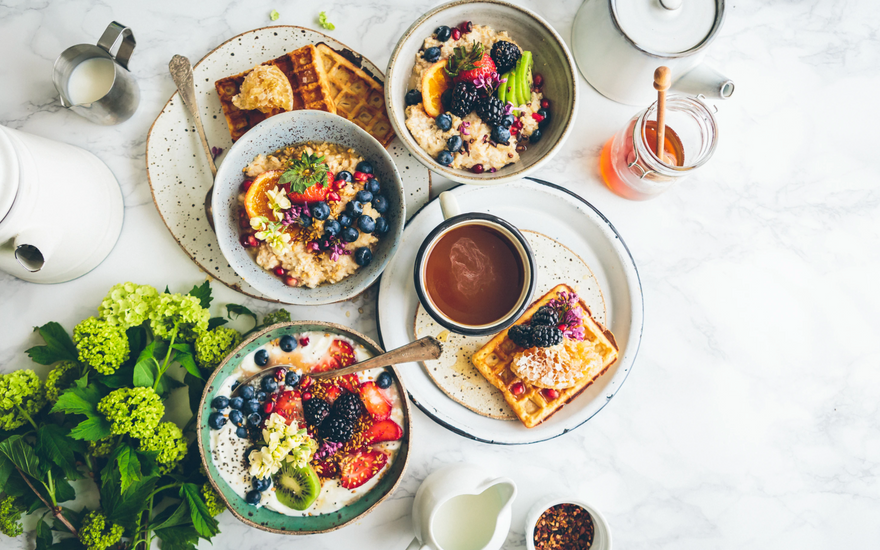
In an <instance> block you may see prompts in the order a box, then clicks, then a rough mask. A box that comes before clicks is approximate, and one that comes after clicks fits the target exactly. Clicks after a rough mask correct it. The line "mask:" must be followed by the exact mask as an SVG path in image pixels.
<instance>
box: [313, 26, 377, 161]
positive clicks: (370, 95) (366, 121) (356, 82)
mask: <svg viewBox="0 0 880 550" xmlns="http://www.w3.org/2000/svg"><path fill="white" fill-rule="evenodd" d="M317 48H318V54H319V55H320V58H321V62H322V64H323V68H324V72H325V73H326V75H327V80H328V82H329V86H330V97H331V98H332V101H333V104H334V105H335V106H336V114H338V115H339V116H341V117H343V118H346V119H348V120H350V121H352V122H354V123H355V124H357V125H358V126H360V127H361V128H363V129H364V130H366V131H367V133H368V134H370V135H371V136H373V137H374V138H376V140H377V141H379V143H381V144H382V145H384V146H385V147H387V146H388V144H389V143H391V140H392V139H394V130H393V129H392V127H391V121H390V120H388V113H387V112H386V110H385V93H384V91H383V87H382V84H380V83H379V82H376V80H375V79H374V78H373V77H372V76H370V75H369V74H367V73H366V72H365V71H364V70H363V69H361V68H360V67H358V66H357V65H355V64H354V63H352V62H351V61H350V60H348V59H347V58H345V57H344V56H343V55H342V54H341V53H339V52H337V51H336V50H334V49H333V48H331V47H330V46H328V45H327V44H324V43H323V42H321V43H319V44H317Z"/></svg>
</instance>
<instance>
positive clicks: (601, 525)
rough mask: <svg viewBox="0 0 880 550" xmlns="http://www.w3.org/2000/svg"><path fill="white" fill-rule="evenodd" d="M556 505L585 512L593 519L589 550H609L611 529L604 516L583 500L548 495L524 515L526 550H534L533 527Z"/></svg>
mask: <svg viewBox="0 0 880 550" xmlns="http://www.w3.org/2000/svg"><path fill="white" fill-rule="evenodd" d="M557 504H574V505H576V506H580V507H581V508H583V509H584V510H586V511H587V513H588V514H590V516H591V517H592V518H593V544H592V546H590V550H611V527H610V526H609V525H608V521H607V520H606V519H605V516H603V515H602V514H601V513H600V512H599V510H597V509H595V508H593V507H592V506H590V505H589V504H587V503H586V502H584V501H583V500H581V499H579V498H577V497H570V496H565V495H548V496H546V497H544V498H542V499H541V500H539V501H538V502H537V503H535V505H534V506H532V507H531V509H530V510H529V513H528V514H526V548H527V550H536V548H535V526H536V525H537V524H538V519H540V517H541V514H543V513H544V512H545V511H547V510H548V509H549V508H552V507H553V506H556V505H557Z"/></svg>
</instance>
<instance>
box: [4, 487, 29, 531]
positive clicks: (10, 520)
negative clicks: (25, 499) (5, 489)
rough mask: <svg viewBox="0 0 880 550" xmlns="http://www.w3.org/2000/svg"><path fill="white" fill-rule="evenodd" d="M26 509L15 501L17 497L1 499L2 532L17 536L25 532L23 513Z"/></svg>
mask: <svg viewBox="0 0 880 550" xmlns="http://www.w3.org/2000/svg"><path fill="white" fill-rule="evenodd" d="M24 511H25V509H24V508H23V507H21V506H18V505H17V504H16V503H15V497H9V496H8V497H6V498H4V499H3V500H2V501H0V533H3V534H4V535H6V536H7V537H17V536H18V535H20V534H22V532H24V529H23V528H22V526H21V514H22V513H24Z"/></svg>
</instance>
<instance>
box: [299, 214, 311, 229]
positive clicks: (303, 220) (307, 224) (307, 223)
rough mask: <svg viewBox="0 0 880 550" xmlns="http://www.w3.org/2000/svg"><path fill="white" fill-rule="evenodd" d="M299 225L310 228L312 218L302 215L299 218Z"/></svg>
mask: <svg viewBox="0 0 880 550" xmlns="http://www.w3.org/2000/svg"><path fill="white" fill-rule="evenodd" d="M299 224H300V225H301V226H303V227H311V226H312V218H310V217H308V216H306V215H305V214H303V215H302V216H300V217H299Z"/></svg>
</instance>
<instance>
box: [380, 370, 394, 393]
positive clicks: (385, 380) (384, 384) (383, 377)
mask: <svg viewBox="0 0 880 550" xmlns="http://www.w3.org/2000/svg"><path fill="white" fill-rule="evenodd" d="M392 382H394V380H393V379H392V378H391V375H390V374H388V373H387V372H383V373H382V374H380V375H379V376H378V378H376V385H377V386H379V387H380V388H382V389H383V390H384V389H385V388H390V387H391V383H392Z"/></svg>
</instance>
